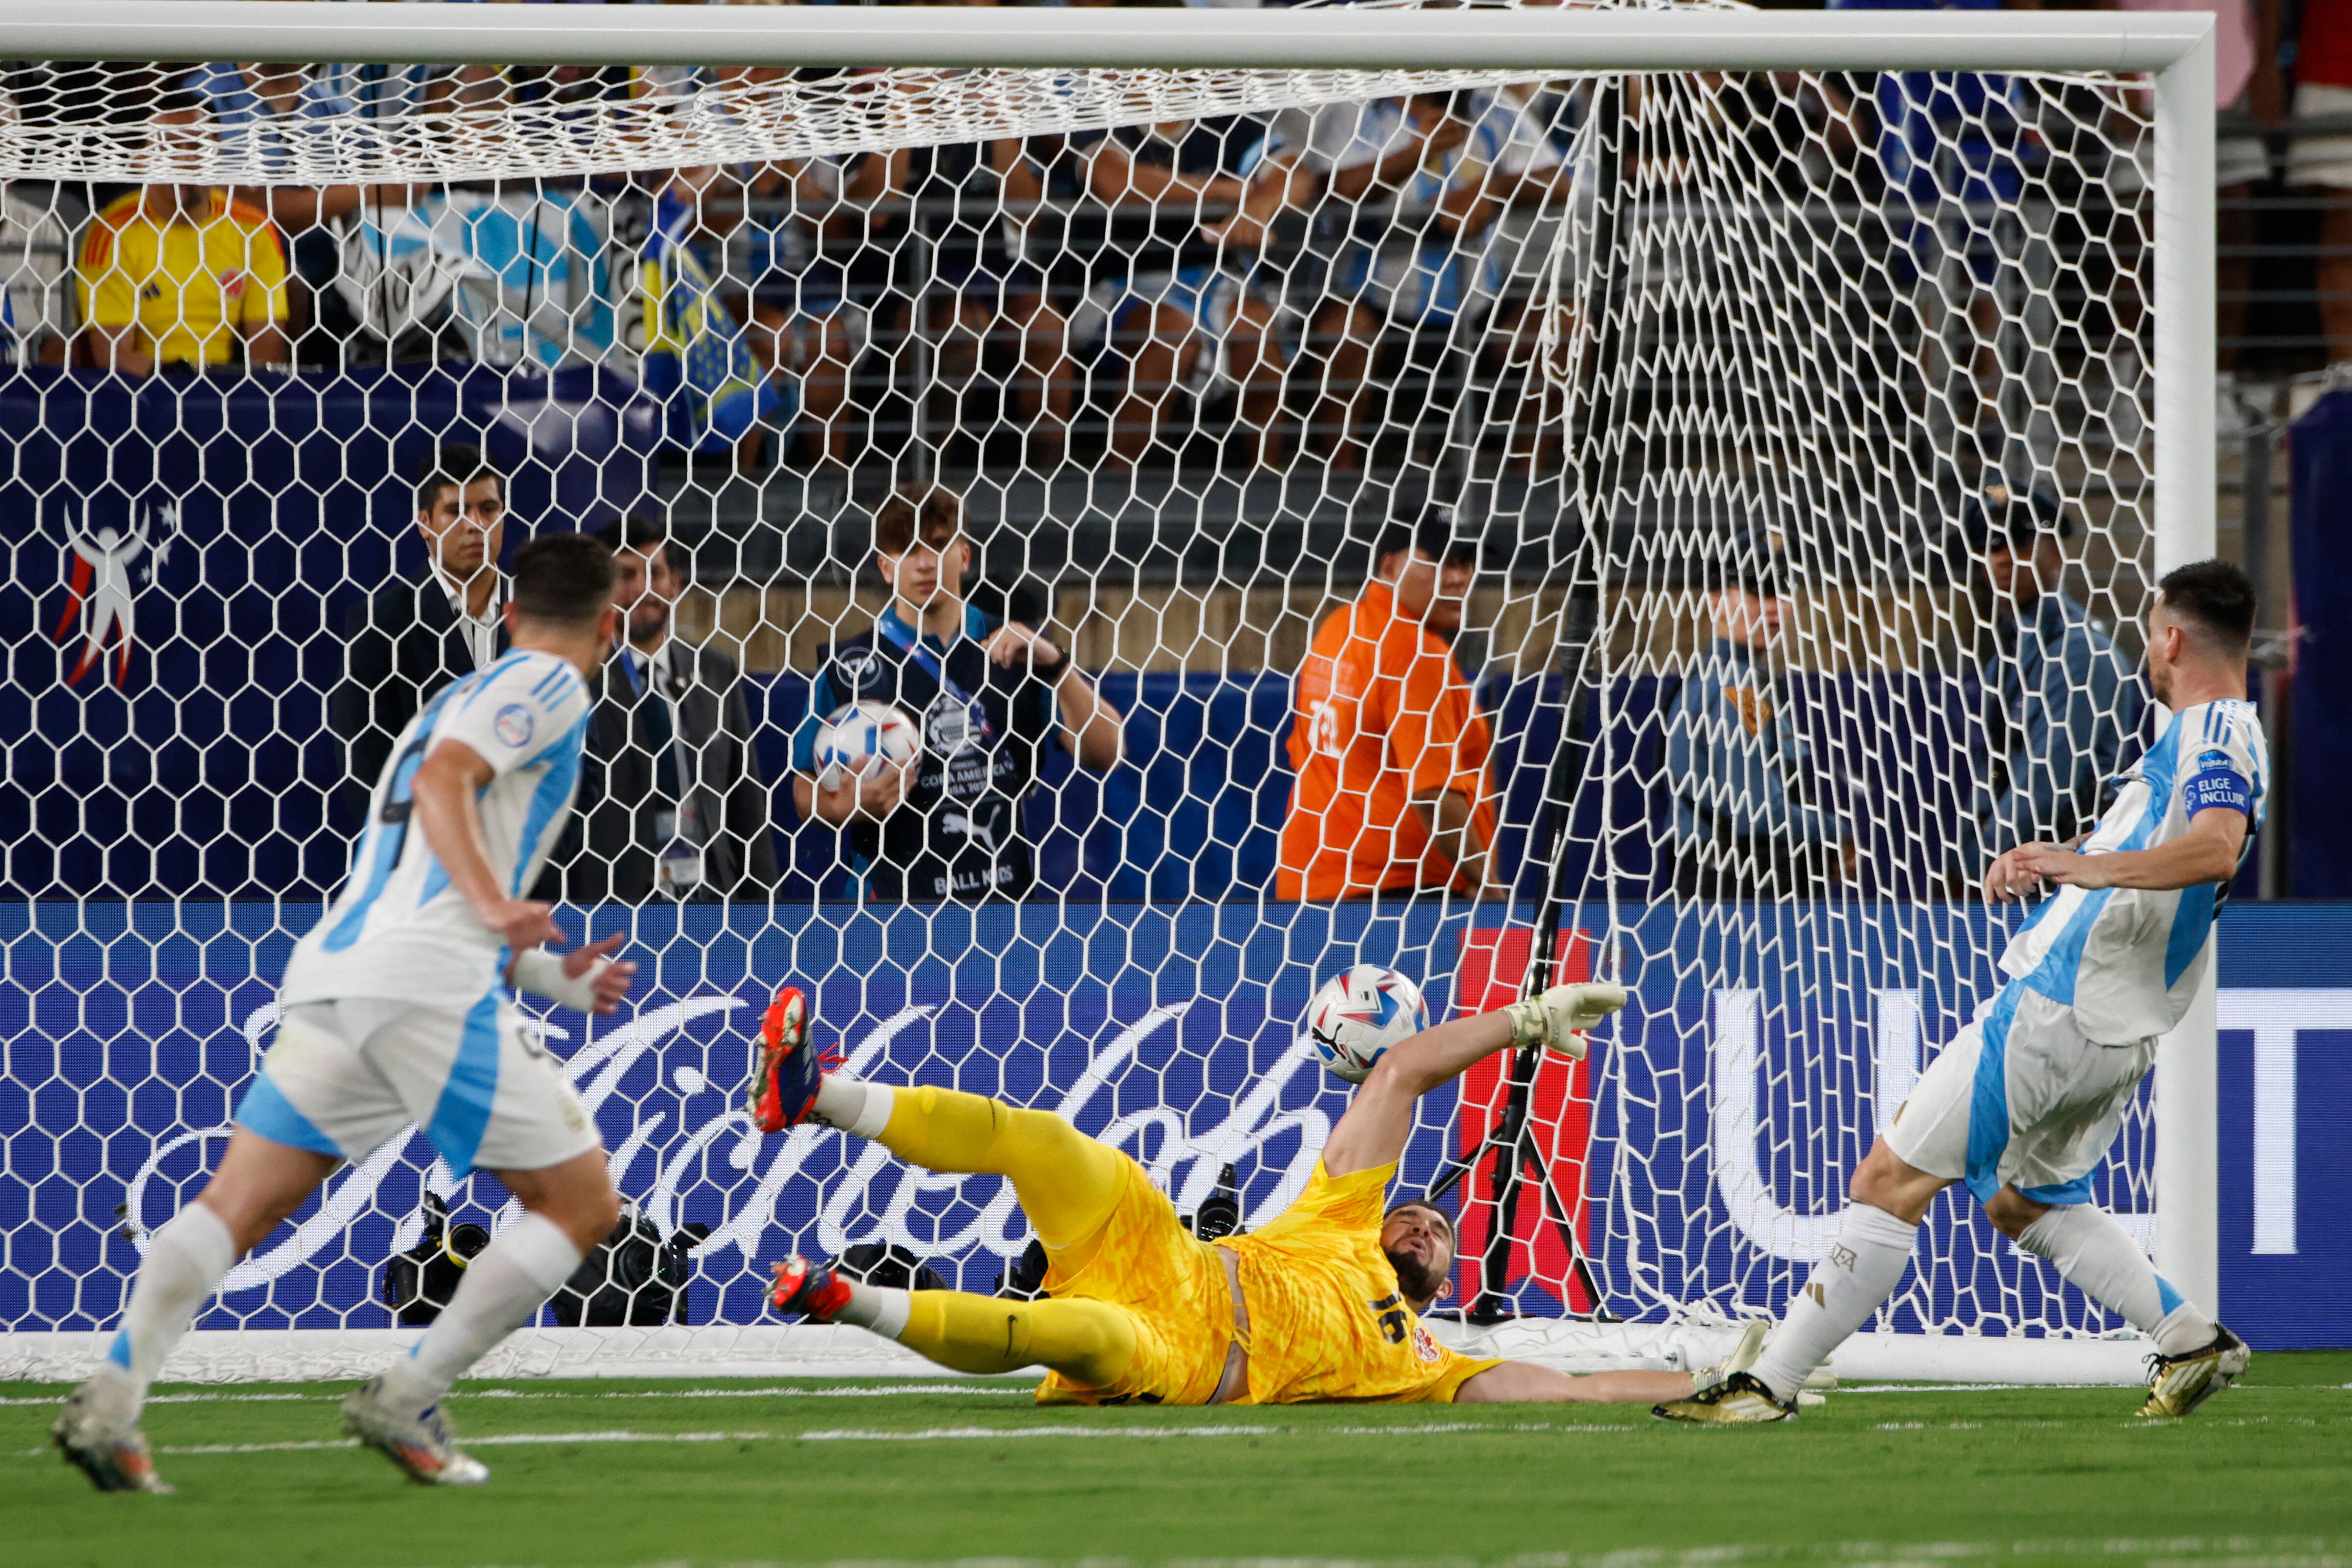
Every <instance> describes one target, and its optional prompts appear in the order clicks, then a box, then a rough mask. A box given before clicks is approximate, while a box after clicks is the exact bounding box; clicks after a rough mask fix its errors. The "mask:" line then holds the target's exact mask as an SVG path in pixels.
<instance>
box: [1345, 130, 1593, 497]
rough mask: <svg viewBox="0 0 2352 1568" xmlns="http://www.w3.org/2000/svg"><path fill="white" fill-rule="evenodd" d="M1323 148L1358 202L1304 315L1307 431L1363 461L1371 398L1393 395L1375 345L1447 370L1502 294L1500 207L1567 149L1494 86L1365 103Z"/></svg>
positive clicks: (1348, 461)
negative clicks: (1311, 384)
mask: <svg viewBox="0 0 2352 1568" xmlns="http://www.w3.org/2000/svg"><path fill="white" fill-rule="evenodd" d="M1349 108H1352V106H1349ZM1340 112H1341V113H1342V114H1344V113H1345V112H1347V110H1341V111H1340ZM1328 140H1329V141H1332V142H1334V143H1337V141H1338V139H1337V138H1329V139H1328ZM1324 155H1325V156H1326V157H1328V160H1329V163H1330V170H1331V172H1330V176H1329V184H1330V190H1331V192H1332V193H1333V194H1335V195H1337V196H1340V197H1343V198H1346V199H1347V200H1348V201H1349V202H1350V203H1351V204H1353V213H1354V221H1353V222H1352V224H1351V225H1350V232H1349V236H1348V238H1347V241H1346V243H1345V244H1344V245H1342V246H1341V247H1340V249H1339V255H1338V257H1337V258H1336V259H1335V260H1334V262H1333V263H1332V267H1331V279H1330V287H1329V290H1328V297H1327V298H1325V299H1324V300H1323V301H1322V302H1321V303H1320V304H1319V305H1318V306H1317V307H1316V308H1315V309H1314V312H1313V315H1312V317H1311V319H1310V321H1309V326H1308V342H1309V345H1310V348H1309V350H1308V352H1309V354H1310V356H1311V357H1312V358H1313V359H1314V360H1317V361H1320V364H1319V365H1318V375H1317V378H1316V379H1317V383H1318V386H1319V388H1320V389H1321V392H1320V398H1319V401H1318V405H1317V408H1316V410H1315V412H1314V413H1311V414H1310V415H1309V416H1308V420H1307V426H1308V430H1309V432H1310V434H1329V435H1331V436H1332V437H1333V438H1334V441H1335V446H1334V453H1335V457H1336V459H1337V461H1338V463H1339V465H1340V466H1342V467H1357V466H1360V465H1361V464H1362V461H1363V457H1364V455H1365V453H1366V451H1367V450H1369V447H1370V434H1371V431H1370V426H1371V425H1372V424H1373V423H1379V422H1380V420H1381V416H1383V415H1385V414H1386V413H1389V412H1391V411H1389V410H1386V409H1376V408H1375V407H1374V406H1373V405H1374V403H1375V402H1377V401H1381V399H1383V398H1384V397H1385V396H1386V395H1387V394H1388V393H1392V392H1394V390H1395V380H1394V377H1393V375H1392V374H1391V375H1390V376H1389V378H1388V380H1387V382H1386V387H1385V390H1383V387H1382V383H1381V367H1380V366H1379V365H1378V364H1376V362H1375V361H1376V353H1377V352H1378V351H1379V350H1382V349H1383V347H1384V346H1385V347H1386V348H1388V349H1389V350H1391V352H1394V351H1402V355H1403V356H1404V359H1405V361H1406V362H1407V363H1408V364H1410V365H1411V366H1412V367H1413V368H1414V369H1416V370H1418V371H1421V372H1423V374H1429V375H1434V374H1436V373H1439V372H1440V371H1442V366H1441V364H1440V361H1441V360H1442V359H1443V358H1444V354H1445V352H1446V350H1447V349H1448V348H1449V346H1451V345H1452V344H1454V342H1455V341H1456V340H1464V341H1466V340H1468V338H1469V337H1471V336H1472V335H1474V334H1475V329H1476V328H1477V327H1478V325H1479V324H1480V323H1481V322H1483V321H1484V320H1485V319H1486V316H1487V315H1488V314H1489V313H1490V312H1491V311H1492V310H1493V309H1494V308H1495V305H1496V301H1497V300H1498V299H1500V298H1501V296H1502V291H1503V284H1504V281H1505V273H1506V270H1507V268H1506V258H1505V256H1504V253H1503V249H1502V247H1501V246H1499V245H1498V244H1497V240H1498V237H1499V235H1498V231H1497V226H1496V220H1497V219H1498V218H1499V217H1500V216H1501V214H1502V211H1503V206H1504V204H1505V203H1506V202H1507V201H1508V200H1511V199H1512V198H1514V197H1516V196H1517V195H1518V194H1519V193H1520V191H1521V189H1522V187H1523V186H1525V185H1526V184H1527V183H1528V182H1529V181H1530V179H1533V180H1536V181H1537V182H1538V183H1541V182H1542V181H1543V180H1545V179H1546V178H1548V177H1549V172H1550V171H1552V170H1555V169H1557V168H1558V167H1559V164H1560V162H1561V155H1560V152H1559V144H1558V143H1557V142H1556V141H1553V140H1552V138H1551V137H1550V135H1549V128H1548V126H1547V125H1546V123H1545V121H1544V120H1543V119H1542V118H1541V117H1540V116H1539V115H1538V113H1537V112H1536V111H1535V110H1531V109H1530V108H1529V107H1528V105H1527V104H1526V103H1524V102H1522V101H1521V100H1520V99H1518V98H1517V97H1516V96H1514V95H1512V94H1510V93H1507V92H1503V91H1499V90H1495V89H1478V90H1463V91H1458V92H1438V93H1420V94H1416V95H1414V96H1413V97H1412V98H1409V99H1382V100H1381V101H1379V102H1375V103H1370V104H1367V105H1365V106H1363V108H1362V109H1361V110H1360V111H1358V112H1357V118H1356V120H1355V124H1354V129H1353V134H1352V135H1351V136H1349V138H1348V139H1347V141H1345V142H1344V143H1343V144H1335V145H1331V146H1329V147H1328V148H1327V150H1326V152H1325V154H1324Z"/></svg>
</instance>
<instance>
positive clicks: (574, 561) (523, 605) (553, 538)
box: [514, 534, 613, 626]
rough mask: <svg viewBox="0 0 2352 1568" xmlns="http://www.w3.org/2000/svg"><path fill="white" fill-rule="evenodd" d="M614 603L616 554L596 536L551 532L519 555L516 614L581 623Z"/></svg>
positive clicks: (574, 623)
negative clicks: (614, 563) (614, 557)
mask: <svg viewBox="0 0 2352 1568" xmlns="http://www.w3.org/2000/svg"><path fill="white" fill-rule="evenodd" d="M612 602H613V552H612V550H611V549H609V548H607V547H606V545H605V543H604V540H603V539H600V538H596V537H595V536H594V535H593V534H547V535H544V536H542V537H541V538H535V539H533V540H531V541H530V543H529V544H527V545H525V546H523V547H522V549H521V551H520V553H519V554H518V555H516V557H515V570H514V607H515V613H516V614H517V615H521V616H527V617H528V618H530V620H533V621H551V622H557V623H559V624H562V625H570V626H577V625H582V624H583V623H586V622H593V621H594V620H595V619H596V617H597V616H598V615H600V614H602V613H603V612H604V608H605V606H607V605H609V604H611V603H612Z"/></svg>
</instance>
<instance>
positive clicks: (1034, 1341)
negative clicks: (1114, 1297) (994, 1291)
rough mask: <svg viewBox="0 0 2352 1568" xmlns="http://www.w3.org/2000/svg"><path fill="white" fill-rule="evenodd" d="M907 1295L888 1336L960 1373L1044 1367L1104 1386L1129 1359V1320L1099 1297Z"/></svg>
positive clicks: (1132, 1356) (1124, 1368)
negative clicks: (1011, 1298)
mask: <svg viewBox="0 0 2352 1568" xmlns="http://www.w3.org/2000/svg"><path fill="white" fill-rule="evenodd" d="M906 1294H907V1316H906V1319H905V1322H904V1323H903V1324H902V1326H901V1327H900V1328H899V1330H898V1333H895V1334H893V1335H892V1336H891V1337H892V1338H894V1339H896V1340H897V1341H898V1343H900V1344H903V1345H905V1346H906V1347H907V1348H908V1349H909V1350H912V1351H916V1352H919V1353H920V1354H922V1355H923V1356H925V1357H926V1358H928V1359H929V1360H931V1361H935V1362H938V1363H939V1364H940V1365H941V1366H951V1367H953V1368H955V1369H956V1370H957V1371H958V1372H978V1373H990V1372H1018V1371H1019V1370H1021V1369H1022V1368H1023V1367H1024V1366H1050V1367H1052V1368H1053V1369H1054V1370H1055V1371H1056V1372H1058V1373H1061V1374H1062V1375H1064V1376H1066V1377H1067V1378H1069V1379H1070V1380H1071V1381H1072V1382H1074V1383H1077V1384H1081V1385H1085V1386H1087V1387H1090V1388H1103V1387H1108V1386H1109V1385H1112V1384H1115V1383H1117V1382H1118V1379H1119V1378H1120V1377H1121V1376H1122V1375H1125V1373H1126V1372H1127V1369H1128V1367H1129V1364H1131V1363H1132V1362H1133V1361H1134V1359H1135V1324H1134V1322H1133V1320H1132V1319H1130V1318H1129V1316H1128V1314H1127V1313H1126V1312H1123V1311H1121V1310H1120V1309H1119V1308H1118V1307H1114V1306H1110V1305H1108V1304H1107V1303H1105V1302H1101V1301H1052V1300H1040V1301H1004V1300H1002V1299H1000V1298H998V1297H995V1296H968V1295H966V1294H964V1293H963V1292H962V1291H908V1292H906ZM877 1332H878V1331H877Z"/></svg>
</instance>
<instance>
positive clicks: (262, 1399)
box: [0, 1382, 1037, 1408]
mask: <svg viewBox="0 0 2352 1568" xmlns="http://www.w3.org/2000/svg"><path fill="white" fill-rule="evenodd" d="M1036 1387H1037V1385H1035V1384H1034V1383H1021V1384H1016V1385H1010V1386H1008V1385H1004V1384H1003V1383H981V1382H971V1383H894V1384H882V1385H866V1384H853V1385H845V1386H843V1387H838V1388H792V1387H758V1388H644V1389H637V1388H620V1389H603V1390H595V1391H591V1390H587V1389H578V1388H554V1389H547V1390H544V1391H541V1390H538V1389H530V1388H479V1389H467V1388H460V1389H459V1390H458V1391H457V1394H456V1395H455V1396H453V1397H455V1398H457V1399H458V1400H470V1399H891V1398H896V1397H898V1396H901V1395H907V1394H1005V1395H1018V1396H1021V1397H1023V1398H1027V1397H1029V1396H1032V1395H1034V1393H1035V1392H1036ZM62 1397H63V1396H62V1395H59V1396H47V1395H37V1396H33V1397H32V1398H29V1399H26V1398H0V1408H5V1407H7V1406H54V1405H56V1404H57V1403H58V1399H60V1398H62ZM342 1397H343V1396H342V1393H341V1392H337V1393H332V1394H158V1395H154V1396H151V1397H150V1398H149V1399H148V1400H147V1403H148V1404H150V1405H275V1404H285V1403H289V1402H300V1401H305V1400H308V1401H315V1402H318V1403H327V1402H331V1401H334V1400H340V1399H341V1398H342Z"/></svg>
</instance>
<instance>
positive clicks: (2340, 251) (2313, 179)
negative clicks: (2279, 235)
mask: <svg viewBox="0 0 2352 1568" xmlns="http://www.w3.org/2000/svg"><path fill="white" fill-rule="evenodd" d="M2298 37H2299V38H2300V40H2301V41H2300V42H2299V43H2298V45H2297V46H2296V50H2295V57H2294V118H2295V119H2296V120H2342V119H2344V118H2345V117H2347V116H2352V0H2304V6H2303V29H2302V32H2301V33H2300V34H2299V35H2298ZM2286 177H2287V183H2289V184H2292V185H2315V186H2318V187H2320V188H2321V189H2322V190H2323V191H2324V192H2325V204H2324V205H2323V206H2322V207H2321V209H2320V216H2319V260H2318V266H2317V269H2316V270H2317V275H2318V276H2317V279H2316V286H2317V288H2318V291H2319V324H2320V330H2321V332H2322V334H2323V335H2324V336H2326V339H2327V358H2328V360H2329V361H2330V362H2331V363H2341V362H2342V361H2347V360H2352V136H2347V135H2343V134H2339V133H2331V134H2327V135H2315V136H2299V137H2297V138H2296V139H2295V141H2294V146H2293V148H2292V149H2291V150H2290V151H2289V152H2288V153H2287V160H2286Z"/></svg>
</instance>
